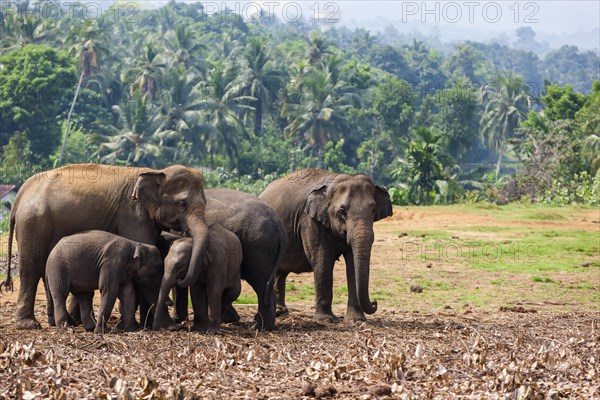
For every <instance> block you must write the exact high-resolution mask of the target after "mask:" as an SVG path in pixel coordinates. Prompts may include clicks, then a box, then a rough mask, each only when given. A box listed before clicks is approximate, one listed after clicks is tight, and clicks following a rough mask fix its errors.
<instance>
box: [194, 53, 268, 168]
mask: <svg viewBox="0 0 600 400" xmlns="http://www.w3.org/2000/svg"><path fill="white" fill-rule="evenodd" d="M237 73H238V71H237V69H236V68H235V67H234V66H233V65H231V64H227V63H225V62H217V63H214V64H213V68H212V69H211V70H210V71H209V72H208V73H207V80H206V81H205V82H203V83H202V84H201V86H202V90H203V93H204V96H203V99H202V101H201V104H200V109H201V110H202V114H203V121H204V123H203V124H202V126H200V127H199V129H200V131H201V134H202V138H203V141H204V145H205V147H206V149H207V151H208V153H209V155H210V162H211V165H212V164H213V162H214V160H213V157H214V155H215V154H219V153H225V154H227V156H228V157H229V160H230V161H233V159H234V157H236V156H237V148H238V143H239V139H240V137H242V136H247V133H246V129H245V126H244V123H243V122H242V121H243V119H245V117H246V115H247V114H248V113H250V112H253V111H255V109H254V108H253V107H251V106H249V105H248V104H247V103H250V102H253V103H256V102H257V99H256V98H255V97H250V96H244V95H243V94H241V93H240V91H239V87H238V86H237V85H236V77H237Z"/></svg>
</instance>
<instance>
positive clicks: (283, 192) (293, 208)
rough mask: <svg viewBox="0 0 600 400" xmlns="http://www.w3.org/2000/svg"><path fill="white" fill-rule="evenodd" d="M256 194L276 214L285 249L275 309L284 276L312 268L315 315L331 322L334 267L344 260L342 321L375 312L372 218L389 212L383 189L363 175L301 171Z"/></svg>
mask: <svg viewBox="0 0 600 400" xmlns="http://www.w3.org/2000/svg"><path fill="white" fill-rule="evenodd" d="M259 198H260V199H261V200H264V201H265V202H266V203H267V204H269V205H270V206H271V207H272V208H273V209H274V210H275V211H276V212H277V214H278V215H279V216H280V217H281V219H282V220H283V223H284V225H285V228H286V231H287V234H288V249H287V252H286V255H285V257H284V259H283V261H282V263H281V264H280V265H279V271H278V273H277V278H276V284H275V291H276V298H277V312H278V313H279V314H284V313H287V311H288V310H287V307H286V305H285V279H286V277H287V275H288V274H289V273H290V272H294V273H300V272H309V271H313V272H314V283H315V292H316V311H315V318H316V319H317V320H321V321H330V322H336V321H338V318H337V317H336V316H335V315H334V314H333V311H332V309H331V303H332V300H333V265H334V263H335V261H336V260H337V259H338V258H339V257H340V256H341V255H343V256H344V259H345V261H346V277H347V281H348V308H347V310H346V321H348V322H351V321H364V320H365V315H364V313H367V314H373V313H374V312H375V311H376V310H377V302H371V300H370V298H369V269H370V258H371V247H372V244H373V239H374V234H373V222H375V221H378V220H380V219H382V218H385V217H387V216H390V215H392V203H391V201H390V196H389V194H388V193H387V191H386V190H385V189H383V188H381V187H379V186H377V185H375V184H374V183H373V180H371V178H369V177H368V176H366V175H346V174H333V173H329V172H327V171H323V170H319V169H305V170H300V171H297V172H294V173H292V174H289V175H287V176H285V177H283V178H281V179H278V180H276V181H274V182H273V183H271V184H270V185H269V186H267V188H266V189H265V191H264V192H263V193H262V194H260V196H259Z"/></svg>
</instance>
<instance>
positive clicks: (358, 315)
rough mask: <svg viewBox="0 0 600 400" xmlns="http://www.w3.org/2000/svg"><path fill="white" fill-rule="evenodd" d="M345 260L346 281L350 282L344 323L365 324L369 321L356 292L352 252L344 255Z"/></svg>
mask: <svg viewBox="0 0 600 400" xmlns="http://www.w3.org/2000/svg"><path fill="white" fill-rule="evenodd" d="M344 260H345V261H346V279H347V282H348V306H347V308H346V317H345V319H344V321H345V322H347V323H352V322H364V321H366V320H367V319H366V318H365V313H364V312H363V310H362V308H361V306H360V303H359V301H358V295H357V292H356V273H355V269H354V255H353V254H352V250H350V251H348V252H346V253H344Z"/></svg>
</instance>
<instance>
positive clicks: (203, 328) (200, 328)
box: [192, 323, 208, 332]
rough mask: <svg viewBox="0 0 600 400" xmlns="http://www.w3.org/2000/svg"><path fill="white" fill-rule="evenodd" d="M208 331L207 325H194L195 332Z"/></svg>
mask: <svg viewBox="0 0 600 400" xmlns="http://www.w3.org/2000/svg"><path fill="white" fill-rule="evenodd" d="M207 329H208V326H207V325H206V324H196V323H194V324H193V325H192V331H194V332H206V331H207Z"/></svg>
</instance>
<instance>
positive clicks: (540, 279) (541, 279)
mask: <svg viewBox="0 0 600 400" xmlns="http://www.w3.org/2000/svg"><path fill="white" fill-rule="evenodd" d="M531 280H532V281H534V282H540V283H554V281H553V280H552V279H550V278H548V277H545V276H534V277H532V278H531Z"/></svg>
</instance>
